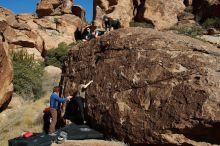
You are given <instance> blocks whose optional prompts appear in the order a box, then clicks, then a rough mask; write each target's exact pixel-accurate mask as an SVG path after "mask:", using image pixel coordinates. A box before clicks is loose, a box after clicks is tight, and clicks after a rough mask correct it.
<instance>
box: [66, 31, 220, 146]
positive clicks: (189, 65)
mask: <svg viewBox="0 0 220 146" xmlns="http://www.w3.org/2000/svg"><path fill="white" fill-rule="evenodd" d="M219 61H220V50H219V49H217V48H216V47H214V46H212V45H210V44H207V43H204V42H202V41H200V40H196V39H193V38H190V37H186V36H181V35H176V34H173V33H168V32H159V31H156V30H153V29H142V28H127V29H120V30H117V31H112V32H110V33H108V34H106V35H104V36H103V37H101V38H100V39H99V40H96V39H93V40H91V41H89V42H85V43H82V44H79V45H77V46H75V47H74V48H72V50H71V51H70V52H69V54H68V58H67V60H66V61H65V63H64V68H63V76H64V79H63V85H64V86H65V89H64V94H65V95H72V94H74V93H75V92H76V91H77V88H78V86H79V85H80V84H81V83H83V82H85V81H86V82H88V81H89V80H93V81H94V82H93V83H92V84H91V85H90V86H89V87H88V89H87V94H86V96H87V101H86V102H87V103H86V105H87V108H86V109H87V110H86V113H87V116H88V119H87V120H88V123H89V124H90V125H91V126H92V127H96V128H99V129H102V130H103V132H104V133H105V134H106V135H108V136H109V137H115V138H117V139H119V140H124V141H125V142H126V143H131V144H133V143H142V144H146V143H147V144H158V143H163V144H164V143H172V141H175V142H176V141H178V140H177V139H175V140H174V139H172V137H173V138H174V137H175V134H180V135H182V136H179V137H187V138H186V139H187V141H190V140H196V141H204V142H211V143H217V144H220V136H219V134H218V132H219V130H220V90H219V88H220V64H219ZM172 135H173V136H172ZM179 142H180V144H181V143H184V142H185V141H184V139H183V140H179Z"/></svg>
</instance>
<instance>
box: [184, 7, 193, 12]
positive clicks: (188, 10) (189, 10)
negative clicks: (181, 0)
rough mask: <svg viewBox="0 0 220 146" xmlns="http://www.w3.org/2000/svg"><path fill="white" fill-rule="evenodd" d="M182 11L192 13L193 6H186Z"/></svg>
mask: <svg viewBox="0 0 220 146" xmlns="http://www.w3.org/2000/svg"><path fill="white" fill-rule="evenodd" d="M184 11H185V12H188V13H193V7H192V6H187V7H186V8H185V10H184Z"/></svg>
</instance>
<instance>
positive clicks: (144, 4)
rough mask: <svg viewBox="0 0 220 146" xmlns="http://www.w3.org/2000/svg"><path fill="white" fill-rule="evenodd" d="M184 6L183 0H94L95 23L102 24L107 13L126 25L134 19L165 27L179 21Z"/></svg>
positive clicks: (158, 27) (156, 26)
mask: <svg viewBox="0 0 220 146" xmlns="http://www.w3.org/2000/svg"><path fill="white" fill-rule="evenodd" d="M184 8H185V6H184V4H183V1H182V0H166V1H164V0H113V1H112V0H94V9H95V10H94V24H95V25H98V26H101V25H100V24H101V20H102V17H103V16H104V15H107V16H110V17H111V18H115V19H120V21H121V23H122V26H124V27H128V26H129V23H130V22H131V21H132V19H134V20H135V21H148V22H150V23H152V24H153V25H154V27H155V28H156V29H165V28H169V27H171V26H173V25H174V24H176V23H177V21H178V19H177V15H178V14H180V13H181V12H183V10H184Z"/></svg>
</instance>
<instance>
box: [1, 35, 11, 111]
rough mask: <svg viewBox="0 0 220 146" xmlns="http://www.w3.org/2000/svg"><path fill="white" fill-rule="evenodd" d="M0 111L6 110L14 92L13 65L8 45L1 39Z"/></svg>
mask: <svg viewBox="0 0 220 146" xmlns="http://www.w3.org/2000/svg"><path fill="white" fill-rule="evenodd" d="M0 73H1V75H0V82H1V84H0V111H1V110H3V109H5V108H6V107H7V105H8V103H9V102H10V100H11V95H12V92H13V85H12V78H13V74H12V64H11V61H10V56H9V54H8V46H7V43H6V42H4V41H3V40H2V37H0Z"/></svg>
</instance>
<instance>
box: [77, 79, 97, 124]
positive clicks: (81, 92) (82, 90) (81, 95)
mask: <svg viewBox="0 0 220 146" xmlns="http://www.w3.org/2000/svg"><path fill="white" fill-rule="evenodd" d="M92 82H93V80H91V81H90V82H89V83H87V84H81V85H80V86H79V89H78V92H77V94H76V96H75V97H74V99H73V103H74V104H75V105H76V106H77V107H78V110H79V112H80V123H83V124H86V121H85V117H84V100H85V96H86V89H87V87H88V86H89V85H90V84H91V83H92Z"/></svg>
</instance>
